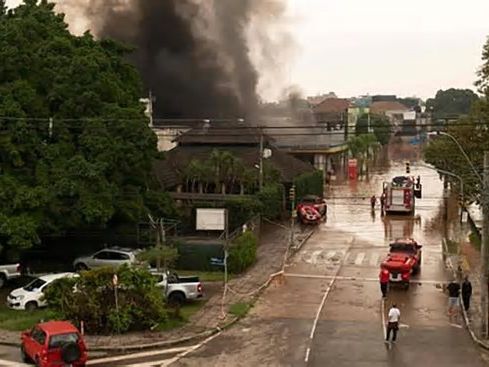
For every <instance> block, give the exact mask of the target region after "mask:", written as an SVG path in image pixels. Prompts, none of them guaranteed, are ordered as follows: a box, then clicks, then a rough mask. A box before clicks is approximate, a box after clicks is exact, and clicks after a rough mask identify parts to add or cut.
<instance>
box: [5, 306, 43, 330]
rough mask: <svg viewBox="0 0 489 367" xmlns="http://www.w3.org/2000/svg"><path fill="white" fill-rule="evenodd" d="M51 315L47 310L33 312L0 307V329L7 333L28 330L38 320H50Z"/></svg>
mask: <svg viewBox="0 0 489 367" xmlns="http://www.w3.org/2000/svg"><path fill="white" fill-rule="evenodd" d="M51 318H52V313H51V312H50V311H49V310H47V309H40V310H36V311H34V312H27V311H17V310H10V309H8V308H7V307H6V306H2V307H0V329H3V330H9V331H23V330H26V329H30V328H31V327H33V326H34V325H35V324H37V323H38V322H39V321H40V320H44V321H47V320H50V319H51Z"/></svg>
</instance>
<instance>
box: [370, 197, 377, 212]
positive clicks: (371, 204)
mask: <svg viewBox="0 0 489 367" xmlns="http://www.w3.org/2000/svg"><path fill="white" fill-rule="evenodd" d="M376 203H377V198H376V197H375V194H374V195H372V197H371V198H370V207H371V208H372V211H373V210H375V204H376Z"/></svg>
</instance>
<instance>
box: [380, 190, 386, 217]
mask: <svg viewBox="0 0 489 367" xmlns="http://www.w3.org/2000/svg"><path fill="white" fill-rule="evenodd" d="M385 198H386V195H385V191H384V192H383V193H382V195H380V215H384V207H385Z"/></svg>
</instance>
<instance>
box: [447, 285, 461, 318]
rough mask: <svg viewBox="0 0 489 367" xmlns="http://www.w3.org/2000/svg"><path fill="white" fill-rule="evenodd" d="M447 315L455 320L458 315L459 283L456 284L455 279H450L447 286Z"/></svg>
mask: <svg viewBox="0 0 489 367" xmlns="http://www.w3.org/2000/svg"><path fill="white" fill-rule="evenodd" d="M447 289H448V316H449V317H450V319H451V318H452V317H453V318H454V319H455V321H456V320H457V315H458V307H459V306H460V305H459V302H458V296H459V295H460V284H458V283H457V282H456V281H455V279H454V280H452V281H451V282H450V283H449V284H448V286H447Z"/></svg>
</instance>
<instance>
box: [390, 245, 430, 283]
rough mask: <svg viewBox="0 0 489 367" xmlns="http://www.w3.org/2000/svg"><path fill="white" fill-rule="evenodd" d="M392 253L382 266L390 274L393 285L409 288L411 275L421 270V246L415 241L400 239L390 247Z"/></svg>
mask: <svg viewBox="0 0 489 367" xmlns="http://www.w3.org/2000/svg"><path fill="white" fill-rule="evenodd" d="M389 247H390V251H389V254H388V255H387V257H386V258H385V260H384V261H383V262H382V264H381V268H382V269H387V270H388V271H389V273H390V282H391V283H400V284H402V285H404V287H405V288H406V289H408V288H409V281H410V280H411V275H413V274H416V273H418V272H419V270H420V269H421V247H422V246H421V245H419V244H418V243H417V242H416V241H415V240H413V239H411V238H408V239H398V240H396V241H394V242H393V243H391V244H390V245H389Z"/></svg>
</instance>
